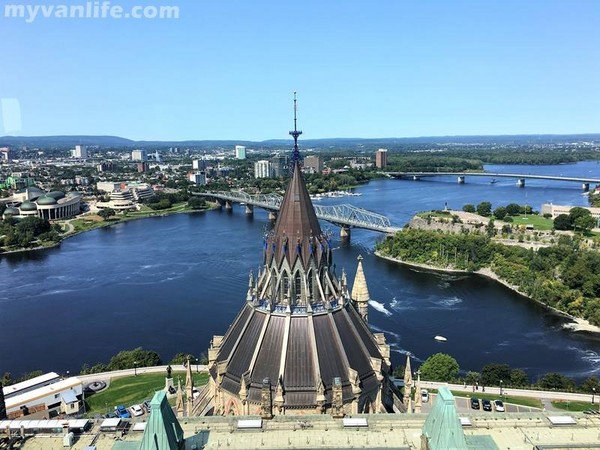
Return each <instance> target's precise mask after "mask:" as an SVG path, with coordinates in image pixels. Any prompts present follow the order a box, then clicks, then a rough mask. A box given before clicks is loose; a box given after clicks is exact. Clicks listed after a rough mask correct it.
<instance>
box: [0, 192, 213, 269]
mask: <svg viewBox="0 0 600 450" xmlns="http://www.w3.org/2000/svg"><path fill="white" fill-rule="evenodd" d="M215 208H217V205H216V204H214V205H212V204H211V206H210V207H208V208H204V209H185V208H182V209H169V210H161V211H152V212H148V213H147V214H139V213H138V214H137V215H133V214H132V215H127V216H122V217H117V216H114V218H110V219H109V220H103V219H102V220H97V221H96V220H89V221H86V220H85V218H86V217H88V216H90V215H92V214H86V215H81V216H77V217H74V218H72V219H68V220H66V221H63V222H62V223H63V224H65V225H67V227H68V228H70V230H69V231H67V232H65V233H64V234H62V235H61V236H60V238H61V239H60V241H58V242H55V243H52V244H48V245H38V246H37V247H31V248H21V249H15V250H8V251H3V252H1V253H0V257H2V256H3V255H15V254H22V253H30V252H37V251H40V250H49V249H52V248H56V247H59V246H60V244H61V243H62V242H64V241H65V240H67V239H69V238H72V237H75V236H78V235H80V234H83V233H87V232H88V231H92V230H97V229H98V228H106V227H112V226H114V225H118V224H120V223H125V222H131V221H133V220H141V219H149V218H151V217H166V216H172V215H175V214H190V213H200V212H205V211H210V210H212V209H215ZM77 220H79V221H85V222H89V223H90V224H91V223H93V225H91V226H89V227H86V228H84V229H77V227H75V226H73V224H72V222H73V221H77Z"/></svg>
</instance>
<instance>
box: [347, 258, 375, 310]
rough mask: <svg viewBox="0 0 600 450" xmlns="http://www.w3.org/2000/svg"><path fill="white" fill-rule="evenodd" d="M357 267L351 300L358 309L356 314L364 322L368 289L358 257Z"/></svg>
mask: <svg viewBox="0 0 600 450" xmlns="http://www.w3.org/2000/svg"><path fill="white" fill-rule="evenodd" d="M357 259H358V267H357V269H356V277H354V285H353V286H352V299H353V300H354V302H355V303H354V304H355V305H356V307H357V309H358V313H359V314H360V316H361V317H362V318H363V320H364V321H365V322H367V320H368V313H369V300H370V299H371V297H370V296H369V288H368V287H367V280H366V278H365V272H364V271H363V266H362V260H363V257H362V256H360V255H359V256H358V258H357Z"/></svg>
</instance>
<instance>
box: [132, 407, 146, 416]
mask: <svg viewBox="0 0 600 450" xmlns="http://www.w3.org/2000/svg"><path fill="white" fill-rule="evenodd" d="M130 409H131V414H133V416H135V417H139V416H141V415H143V414H144V410H143V409H142V407H141V406H140V405H132V406H131V408H130Z"/></svg>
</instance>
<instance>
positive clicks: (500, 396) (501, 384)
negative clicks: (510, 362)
mask: <svg viewBox="0 0 600 450" xmlns="http://www.w3.org/2000/svg"><path fill="white" fill-rule="evenodd" d="M500 397H502V380H500Z"/></svg>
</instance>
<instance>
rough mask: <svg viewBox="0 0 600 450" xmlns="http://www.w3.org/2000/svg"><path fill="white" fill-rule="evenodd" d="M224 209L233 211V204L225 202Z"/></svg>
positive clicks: (229, 201)
mask: <svg viewBox="0 0 600 450" xmlns="http://www.w3.org/2000/svg"><path fill="white" fill-rule="evenodd" d="M225 209H233V202H232V201H231V200H225Z"/></svg>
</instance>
